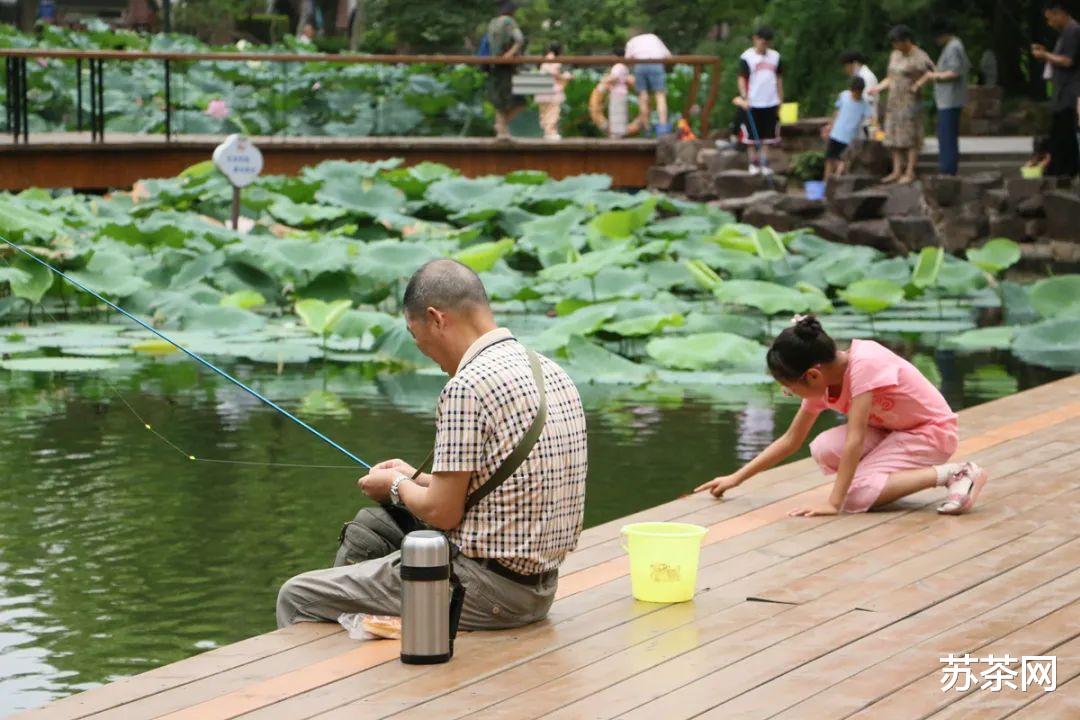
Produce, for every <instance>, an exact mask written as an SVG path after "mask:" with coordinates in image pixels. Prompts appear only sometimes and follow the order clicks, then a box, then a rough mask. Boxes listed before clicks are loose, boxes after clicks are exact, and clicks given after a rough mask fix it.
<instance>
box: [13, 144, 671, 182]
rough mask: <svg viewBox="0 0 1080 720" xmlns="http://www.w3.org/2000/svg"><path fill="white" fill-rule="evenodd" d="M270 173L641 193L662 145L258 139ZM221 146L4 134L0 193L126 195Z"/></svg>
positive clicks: (205, 158)
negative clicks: (412, 172)
mask: <svg viewBox="0 0 1080 720" xmlns="http://www.w3.org/2000/svg"><path fill="white" fill-rule="evenodd" d="M252 140H253V141H254V142H255V143H256V144H257V145H258V146H259V148H260V149H261V150H262V153H263V159H264V162H265V170H264V172H265V173H267V174H270V173H282V174H295V173H296V172H297V171H299V170H300V168H302V167H303V166H305V165H315V164H317V163H320V162H322V161H323V160H369V161H370V160H382V159H385V158H391V157H400V158H403V159H404V160H405V162H406V164H408V165H413V164H416V163H418V162H421V161H424V160H430V161H432V162H441V163H446V164H447V165H450V166H451V167H455V168H458V169H460V170H461V172H462V173H464V174H465V175H468V176H470V177H475V176H478V175H503V174H506V173H509V172H512V171H514V170H543V171H545V172H547V173H548V174H549V175H551V176H552V177H554V178H564V177H568V176H570V175H581V174H583V173H605V174H607V175H610V176H611V178H612V182H613V183H614V185H615V186H616V187H642V186H644V185H645V173H646V171H647V170H648V169H649V167H650V166H651V165H652V164H653V163H654V162H655V161H656V141H655V140H650V139H642V138H637V139H634V138H630V139H624V140H607V139H597V138H565V139H563V140H560V141H558V142H546V141H544V140H537V139H526V138H522V139H516V140H513V141H511V142H504V141H496V140H495V139H494V138H479V137H362V138H342V137H281V136H272V137H254V138H252ZM221 141H222V137H220V136H216V135H177V136H175V137H173V139H172V140H171V141H170V142H166V141H165V137H164V136H162V135H137V134H133V133H106V134H105V142H100V143H95V142H91V140H90V133H89V132H84V133H75V132H70V133H31V134H30V142H29V144H23V143H18V144H16V143H13V142H12V140H11V135H0V190H22V189H25V188H28V187H46V188H75V189H80V190H98V189H108V188H119V187H123V188H127V187H131V184H132V183H134V182H135V181H136V180H141V179H143V178H154V177H172V176H174V175H176V174H177V173H179V172H180V171H181V170H183V169H184V168H186V167H188V166H190V165H194V164H195V163H198V162H202V161H203V160H209V159H210V155H211V154H212V153H213V152H214V148H215V147H217V145H218V144H220V143H221Z"/></svg>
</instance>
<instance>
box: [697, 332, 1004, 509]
mask: <svg viewBox="0 0 1080 720" xmlns="http://www.w3.org/2000/svg"><path fill="white" fill-rule="evenodd" d="M766 362H767V363H768V366H769V372H771V373H772V375H773V377H774V378H776V379H777V380H778V381H779V382H780V384H781V385H783V386H784V388H785V391H786V392H789V393H791V394H794V395H797V396H799V397H800V398H802V405H801V407H800V408H799V412H798V413H797V414H796V415H795V418H794V419H793V420H792V421H791V426H790V427H789V428H788V429H787V431H786V432H785V433H784V434H783V435H782V436H780V437H779V438H778V439H777V440H775V441H774V442H773V443H772V444H771V445H769V447H767V448H766V449H765V450H763V451H762V452H761V453H760V454H759V455H758V456H757V457H756V458H754V459H753V460H751V461H750V462H749V463H747V464H746V465H745V466H744V467H742V468H741V469H740V470H738V471H737V472H735V473H734V474H732V475H727V476H721V477H717V478H715V479H713V480H711V481H709V482H707V483H704V484H703V485H701V486H699V487H698V488H697V489H696V490H695V492H700V491H702V490H708V491H710V492H711V493H712V494H713V495H714V496H715V497H720V496H721V495H723V494H724V491H726V490H729V489H731V488H733V487H736V486H738V485H741V484H742V483H743V482H745V481H746V480H748V479H749V478H751V477H753V476H754V475H756V474H757V473H759V472H761V471H763V470H767V469H768V468H771V467H772V466H774V465H776V464H777V463H779V462H780V461H781V460H783V459H784V458H786V457H788V456H789V455H791V454H792V453H794V452H795V451H796V450H798V449H799V448H800V447H801V446H802V444H803V442H804V441H805V440H806V436H807V435H808V434H809V433H810V429H811V427H813V425H814V421H815V420H817V417H818V415H820V414H821V412H822V411H823V410H836V411H838V412H841V413H844V414H845V415H847V417H848V422H847V424H846V425H841V426H839V427H835V428H832V429H831V430H826V431H825V432H823V433H822V434H821V435H818V436H817V438H815V439H814V441H813V442H812V443H810V454H811V455H812V456H813V457H814V460H816V461H817V463H818V465H819V466H820V467H821V469H822V471H823V472H824V473H825V474H826V475H832V474H834V473H835V474H836V480H835V481H834V483H833V488H832V492H831V493H830V494H829V497H828V499H827V500H825V501H822V502H818V503H815V504H812V505H808V506H806V507H800V508H796V509H794V510H792V511H791V512H790V513H789V515H799V516H803V517H811V516H815V515H836V514H837V513H839V512H849V513H856V512H866V511H867V510H869V509H870V508H876V507H880V506H882V505H887V504H889V503H891V502H893V501H895V500H899V499H900V498H902V497H905V496H907V495H911V494H912V493H916V492H919V491H920V490H925V489H927V488H932V487H944V488H947V490H948V496H947V497H946V499H945V502H944V503H942V504H941V505H940V506H939V507H938V509H937V511H938V512H939V513H941V514H943V515H959V514H961V513H965V512H967V511H969V510H970V509H971V507H972V505H974V503H975V500H976V499H977V498H978V497H979V493H980V492H981V491H982V488H983V486H984V485H985V484H986V480H987V474H986V471H985V470H983V469H982V468H980V467H979V466H978V465H976V464H975V463H972V462H966V463H955V462H954V463H950V462H947V461H948V459H949V457H950V456H951V455H952V454H953V452H955V451H956V446H957V442H958V440H957V431H956V415H955V414H954V413H953V411H952V410H951V409H950V408H949V405H948V403H947V402H945V398H943V397H942V396H941V393H940V392H938V390H937V388H935V387H934V386H933V385H932V384H930V381H929V380H927V379H926V378H925V377H923V375H922V373H920V372H919V370H918V369H917V368H916V367H915V366H914V365H912V364H911V363H909V362H908V361H907V360H904V359H903V358H901V357H900V356H899V355H896V354H894V353H893V352H892V351H890V350H889V349H887V348H885V347H883V346H882V345H879V344H878V343H876V342H874V341H872V340H852V341H851V346H850V347H849V348H848V349H847V350H839V349H837V347H836V343H834V342H833V339H832V338H831V337H829V336H828V335H827V334H826V333H825V330H824V329H822V327H821V324H820V323H819V322H818V321H817V318H815V317H813V316H807V317H800V316H798V315H797V316H795V324H794V325H793V326H792V327H789V328H785V329H784V330H783V331H782V332H781V333H780V334H779V335H778V336H777V337H776V339H775V340H774V341H773V344H772V347H771V348H769V352H768V354H767V355H766Z"/></svg>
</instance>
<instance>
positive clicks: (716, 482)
mask: <svg viewBox="0 0 1080 720" xmlns="http://www.w3.org/2000/svg"><path fill="white" fill-rule="evenodd" d="M738 484H739V483H738V482H736V481H735V480H734V478H733V477H732V476H731V475H721V476H720V477H715V478H713V479H712V480H710V481H709V482H707V483H702V484H701V485H698V486H697V487H696V488H694V492H696V493H699V492H701V491H702V490H708V491H709V492H710V493H712V496H713V497H717V498H718V497H720V496H722V495H723V494H724V491H725V490H730V489H731V488H733V487H736V486H738Z"/></svg>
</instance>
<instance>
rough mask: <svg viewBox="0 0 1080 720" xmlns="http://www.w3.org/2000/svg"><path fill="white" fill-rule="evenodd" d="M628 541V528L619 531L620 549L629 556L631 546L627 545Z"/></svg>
mask: <svg viewBox="0 0 1080 720" xmlns="http://www.w3.org/2000/svg"><path fill="white" fill-rule="evenodd" d="M627 539H628V535H627V533H626V528H622V529H621V530H619V547H621V548H622V549H623V550H624V551H625V552H626V554H627V555H629V554H630V546H629V545H627V544H626V542H627Z"/></svg>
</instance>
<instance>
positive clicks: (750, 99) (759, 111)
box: [735, 27, 784, 173]
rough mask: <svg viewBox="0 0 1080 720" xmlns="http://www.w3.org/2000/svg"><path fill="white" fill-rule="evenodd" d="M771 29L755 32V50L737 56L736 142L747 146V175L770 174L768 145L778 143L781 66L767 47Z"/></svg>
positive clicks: (764, 28) (770, 40) (775, 53)
mask: <svg viewBox="0 0 1080 720" xmlns="http://www.w3.org/2000/svg"><path fill="white" fill-rule="evenodd" d="M772 39H773V31H772V28H768V27H760V28H758V29H757V30H755V31H754V35H753V41H754V46H753V47H751V48H750V49H749V50H747V51H746V52H744V53H743V54H742V55H740V56H739V97H737V98H735V104H736V105H738V106H739V107H740V108H741V109H742V123H741V128H740V132H739V141H740V142H741V143H743V144H744V145H746V149H747V154H748V156H749V161H750V172H752V173H758V172H764V173H769V172H771V171H770V170H769V168H768V153H767V152H766V148H767V147H768V146H769V145H777V144H779V142H780V105H781V104H782V103H783V102H784V81H783V78H782V73H783V70H784V68H783V66H782V65H781V64H780V53H778V52H777V51H776V50H773V49H772V48H770V47H769V44H770V43H771V42H772Z"/></svg>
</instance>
